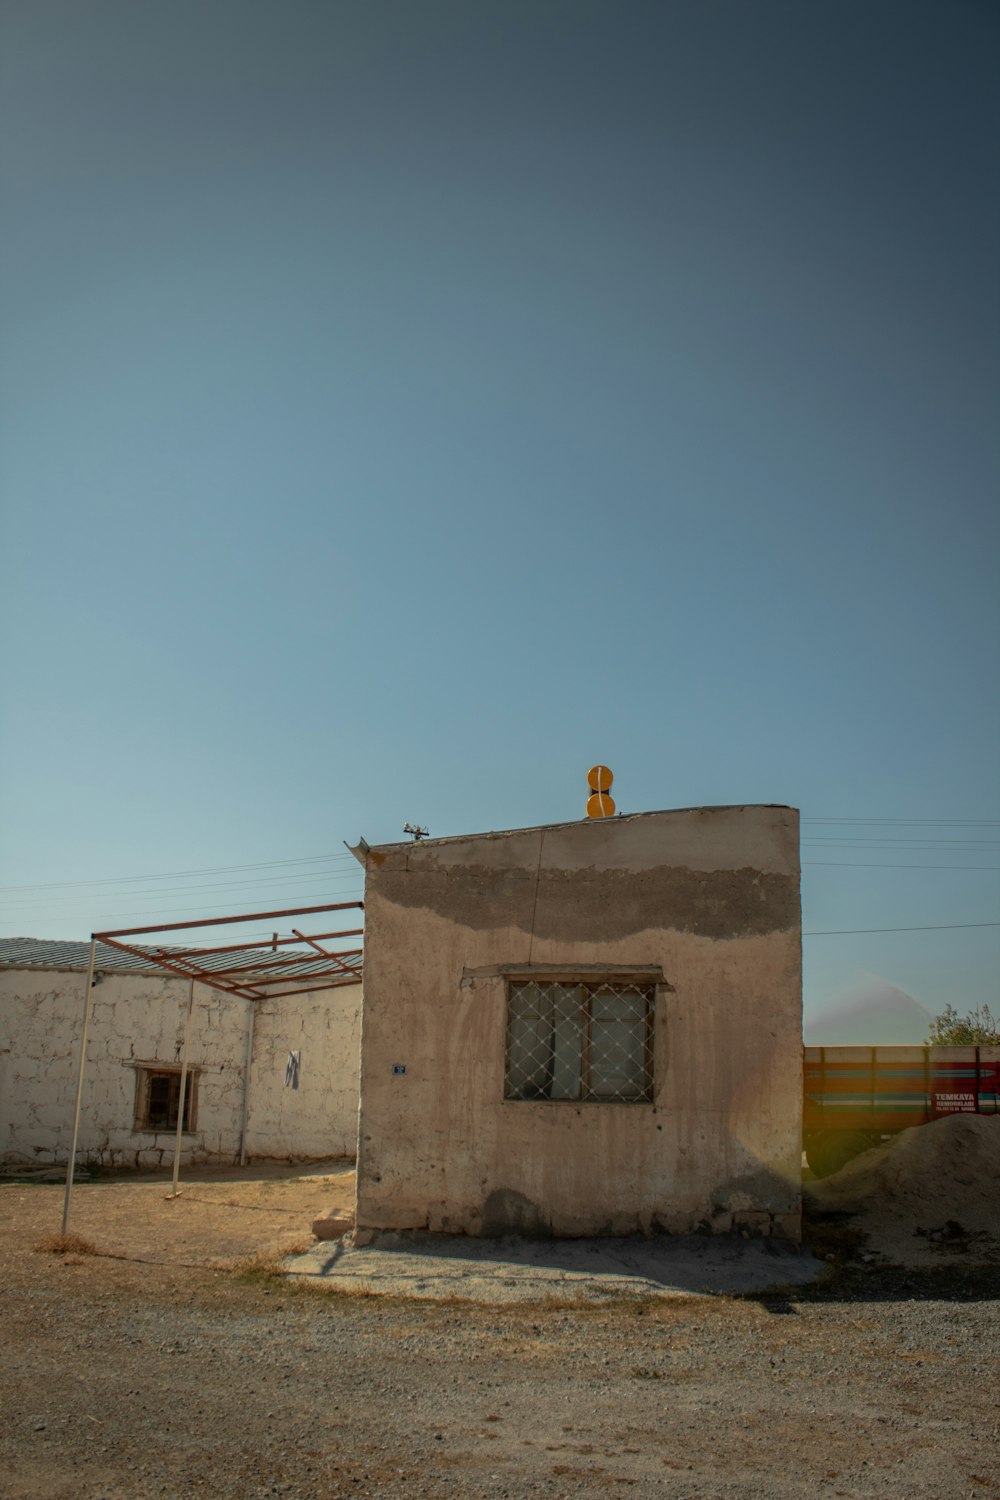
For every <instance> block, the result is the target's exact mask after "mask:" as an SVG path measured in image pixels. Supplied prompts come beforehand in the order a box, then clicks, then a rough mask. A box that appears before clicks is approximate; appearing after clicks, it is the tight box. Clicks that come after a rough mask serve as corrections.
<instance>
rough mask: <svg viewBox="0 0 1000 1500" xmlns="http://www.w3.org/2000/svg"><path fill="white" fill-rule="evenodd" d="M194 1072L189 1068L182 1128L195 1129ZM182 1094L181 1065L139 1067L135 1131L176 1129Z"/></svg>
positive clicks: (186, 1129)
mask: <svg viewBox="0 0 1000 1500" xmlns="http://www.w3.org/2000/svg"><path fill="white" fill-rule="evenodd" d="M195 1083H196V1074H195V1071H194V1070H193V1069H189V1070H188V1076H187V1085H186V1087H185V1089H184V1123H183V1125H182V1126H181V1129H182V1130H185V1131H190V1130H193V1129H194V1115H195ZM180 1095H181V1070H180V1068H163V1069H160V1068H139V1069H138V1072H137V1075H136V1099H135V1128H136V1130H176V1129H177V1106H178V1104H179V1103H180Z"/></svg>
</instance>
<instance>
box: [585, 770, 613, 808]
mask: <svg viewBox="0 0 1000 1500" xmlns="http://www.w3.org/2000/svg"><path fill="white" fill-rule="evenodd" d="M614 779H615V778H614V776H613V774H612V772H611V771H610V769H609V768H608V767H607V766H591V768H590V770H589V771H588V772H587V785H588V786H589V788H590V796H589V797H588V798H587V817H588V818H613V817H614V815H615V799H614V798H613V797H612V796H610V795H609V793H610V791H611V783H612V782H613V781H614Z"/></svg>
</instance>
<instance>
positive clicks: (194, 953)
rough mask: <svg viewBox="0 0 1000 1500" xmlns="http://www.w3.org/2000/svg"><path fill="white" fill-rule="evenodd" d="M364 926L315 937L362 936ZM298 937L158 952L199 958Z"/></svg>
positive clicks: (282, 944) (272, 946)
mask: <svg viewBox="0 0 1000 1500" xmlns="http://www.w3.org/2000/svg"><path fill="white" fill-rule="evenodd" d="M364 930H365V929H364V928H363V927H349V928H348V929H347V930H346V931H344V932H317V933H316V934H315V937H316V939H317V940H318V941H324V940H329V939H330V938H340V937H361V936H362V935H363V933H364ZM297 942H298V938H293V937H289V938H278V939H275V938H261V939H260V940H259V942H247V943H227V944H226V945H225V946H224V947H220V948H157V949H156V950H155V951H156V952H157V953H167V954H170V955H172V956H173V957H174V958H197V957H198V955H199V954H204V955H205V956H209V955H211V954H215V953H249V952H250V950H251V949H252V948H269V949H271V950H272V951H273V950H274V949H275V948H284V947H287V946H288V944H289V943H297Z"/></svg>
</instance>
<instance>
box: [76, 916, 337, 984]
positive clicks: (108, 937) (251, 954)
mask: <svg viewBox="0 0 1000 1500" xmlns="http://www.w3.org/2000/svg"><path fill="white" fill-rule="evenodd" d="M363 910H364V902H363V901H338V902H336V903H334V904H333V905H330V906H293V907H288V908H286V909H285V910H283V911H257V912H251V914H250V915H249V916H245V917H209V918H208V919H207V920H206V921H203V922H168V923H166V924H165V925H163V926H158V927H122V928H119V929H118V930H117V931H114V932H95V933H94V934H93V939H94V941H96V942H99V943H105V944H106V945H107V946H108V947H109V948H117V949H118V950H119V951H120V952H122V953H128V954H131V956H132V957H133V958H139V959H143V960H145V961H146V962H147V963H150V964H153V965H155V966H156V967H157V968H159V969H167V970H168V971H169V972H170V973H172V974H178V975H180V976H181V978H183V979H193V980H195V981H196V982H197V983H198V984H208V985H211V987H212V988H213V989H216V990H224V991H225V992H226V994H229V995H239V996H240V997H241V998H242V999H244V1000H276V999H279V998H281V997H282V996H285V995H305V994H308V992H309V991H310V990H336V989H340V988H341V986H343V985H347V984H360V983H361V967H362V963H361V961H362V951H363V950H362V949H361V948H342V949H337V950H335V951H331V950H330V949H329V948H324V947H322V946H321V944H323V943H330V942H334V941H336V940H337V939H341V938H352V937H361V936H362V934H363V932H364V928H363V927H349V928H346V929H344V930H342V931H340V932H317V933H313V934H311V935H310V934H308V933H305V932H303V931H302V930H301V928H300V927H293V928H292V936H291V937H279V935H278V934H277V933H275V934H274V936H273V937H270V938H264V939H262V940H257V941H254V942H250V941H246V942H242V943H225V944H223V945H222V946H219V947H215V948H202V947H195V948H192V947H186V948H184V947H180V948H175V947H173V946H172V945H167V944H163V943H156V942H146V943H136V942H131V943H127V942H124V941H123V939H124V938H143V937H158V936H159V935H160V934H161V933H165V932H193V931H194V930H195V929H200V928H203V927H231V926H235V925H236V924H237V923H238V922H278V921H282V920H284V918H286V917H309V916H319V915H325V914H326V913H327V912H334V911H363ZM289 947H294V948H296V949H298V951H297V952H292V953H288V954H284V953H283V954H281V955H280V956H278V950H279V949H281V948H289ZM303 949H308V950H309V951H308V952H303V951H302V950H303ZM268 954H272V955H274V956H272V957H268ZM276 971H280V972H276ZM280 984H288V985H291V986H293V988H290V989H274V988H272V986H274V985H280Z"/></svg>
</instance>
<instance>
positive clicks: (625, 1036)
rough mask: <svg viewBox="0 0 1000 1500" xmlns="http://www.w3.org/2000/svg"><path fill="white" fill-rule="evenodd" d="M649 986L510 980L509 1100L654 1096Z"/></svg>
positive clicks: (636, 1099) (634, 1100)
mask: <svg viewBox="0 0 1000 1500" xmlns="http://www.w3.org/2000/svg"><path fill="white" fill-rule="evenodd" d="M653 994H654V990H653V986H652V985H642V984H627V983H615V982H613V981H612V982H603V983H596V984H587V983H577V982H574V981H572V980H564V981H560V982H558V983H553V984H537V983H535V982H534V981H526V982H521V981H511V983H510V986H509V990H508V1007H507V1091H506V1097H507V1098H508V1099H562V1100H569V1099H572V1100H621V1101H627V1102H631V1103H641V1102H642V1101H643V1100H649V1099H652V1097H653Z"/></svg>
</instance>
